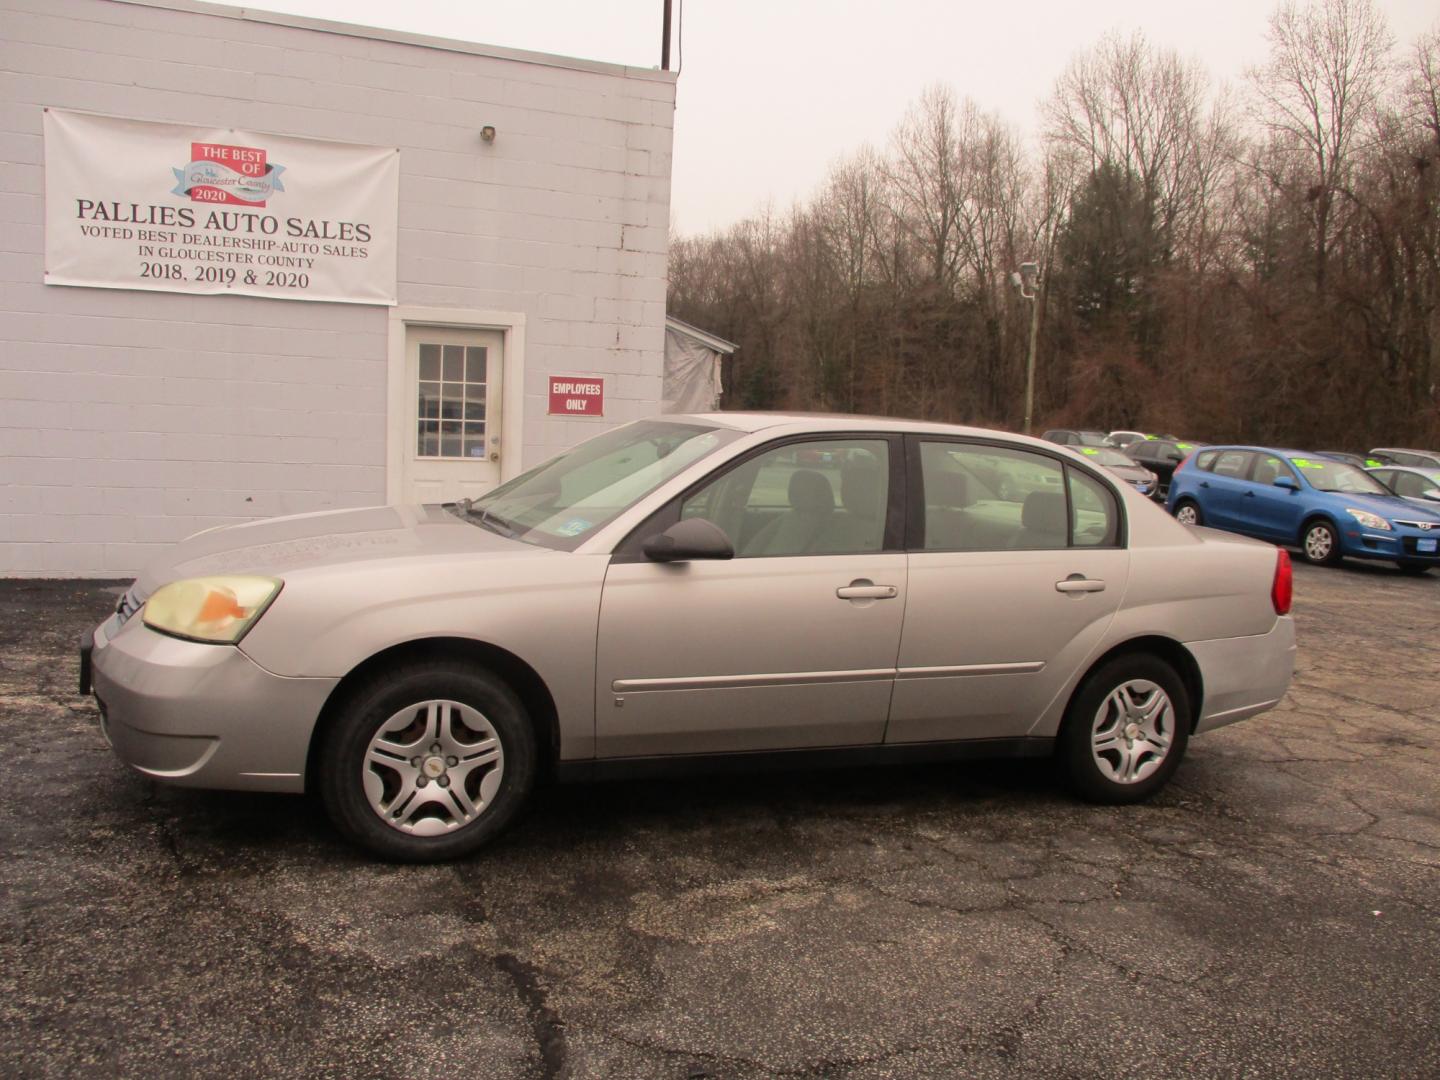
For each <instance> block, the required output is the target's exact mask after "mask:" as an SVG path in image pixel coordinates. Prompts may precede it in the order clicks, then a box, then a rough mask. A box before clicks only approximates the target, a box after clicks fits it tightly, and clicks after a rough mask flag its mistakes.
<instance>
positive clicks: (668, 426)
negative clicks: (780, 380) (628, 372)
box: [455, 420, 741, 551]
mask: <svg viewBox="0 0 1440 1080" xmlns="http://www.w3.org/2000/svg"><path fill="white" fill-rule="evenodd" d="M740 435H741V432H738V431H732V430H730V429H728V428H717V427H713V426H711V425H708V424H697V423H672V422H669V421H662V420H641V421H639V422H637V423H634V424H627V425H626V426H624V427H621V428H616V429H615V430H613V431H607V432H605V433H604V434H603V435H597V436H595V438H593V439H589V440H587V441H585V442H583V443H581V444H580V445H579V446H577V447H575V448H574V449H572V450H567V451H566V452H565V453H563V454H561V455H560V456H559V457H554V458H551V459H550V460H549V461H547V462H545V464H543V465H540V466H538V467H537V468H534V469H531V470H530V471H529V472H527V473H522V474H521V475H519V476H517V477H515V479H513V480H510V481H508V482H507V483H504V484H501V485H500V486H499V487H497V488H496V489H495V490H493V491H490V492H487V493H486V494H485V495H482V496H481V497H480V498H478V499H474V500H470V501H468V502H466V501H462V502H459V503H457V504H456V505H455V512H456V513H458V514H461V515H462V516H464V517H466V518H468V519H469V520H470V521H473V522H474V523H475V524H477V525H481V526H483V527H485V528H487V529H492V530H494V531H495V532H498V533H501V534H502V535H504V536H508V537H511V538H513V539H516V540H524V541H526V542H527V543H531V544H540V545H542V546H544V547H552V548H559V549H561V550H563V551H573V550H574V549H575V548H577V547H579V546H580V544H581V542H582V541H583V540H584V539H585V538H586V536H588V535H589V534H591V533H592V532H594V531H595V530H596V529H598V528H599V527H600V526H601V525H604V524H605V523H606V522H608V521H610V520H612V519H613V518H614V517H616V516H617V515H618V514H620V513H622V512H623V511H625V510H628V509H629V508H630V507H631V506H633V505H634V504H635V503H636V502H638V501H639V500H640V499H642V498H643V497H644V496H646V495H648V494H649V493H650V492H652V491H654V490H655V489H656V488H657V487H659V486H660V485H661V484H663V483H664V482H665V481H666V480H669V479H670V478H671V477H672V476H675V475H676V474H677V473H679V472H680V471H681V470H682V469H684V468H686V467H687V466H688V465H690V464H692V463H693V462H696V461H699V460H700V459H701V458H702V457H705V456H706V455H707V454H710V453H712V452H714V451H715V450H716V449H718V448H719V447H721V446H723V445H725V444H726V443H728V442H732V441H733V440H735V439H736V438H738V437H739V436H740Z"/></svg>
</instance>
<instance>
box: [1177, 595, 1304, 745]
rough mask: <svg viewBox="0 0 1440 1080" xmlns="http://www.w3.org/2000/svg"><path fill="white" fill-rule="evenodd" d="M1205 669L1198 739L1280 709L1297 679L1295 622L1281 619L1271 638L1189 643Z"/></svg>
mask: <svg viewBox="0 0 1440 1080" xmlns="http://www.w3.org/2000/svg"><path fill="white" fill-rule="evenodd" d="M1186 647H1187V648H1188V649H1189V650H1190V654H1191V655H1192V656H1193V657H1195V662H1196V663H1197V664H1199V665H1200V681H1201V685H1202V686H1203V688H1204V695H1205V704H1204V706H1203V708H1202V711H1201V714H1200V721H1199V723H1197V724H1196V725H1195V733H1196V734H1197V735H1198V734H1199V733H1201V732H1204V731H1211V730H1213V729H1215V728H1217V727H1223V726H1224V725H1226V724H1233V723H1234V722H1235V721H1237V720H1244V719H1246V718H1248V717H1251V716H1255V715H1256V714H1257V713H1262V712H1265V711H1266V710H1267V709H1273V708H1274V707H1275V706H1276V705H1278V704H1280V699H1281V698H1282V697H1284V696H1285V691H1286V690H1288V689H1289V688H1290V680H1291V679H1293V678H1294V676H1295V620H1294V619H1293V618H1291V617H1290V616H1289V615H1281V616H1280V617H1279V618H1277V619H1276V620H1275V625H1274V627H1272V628H1271V630H1270V632H1269V633H1268V634H1256V635H1253V636H1250V637H1233V638H1217V639H1215V640H1212V641H1190V642H1186Z"/></svg>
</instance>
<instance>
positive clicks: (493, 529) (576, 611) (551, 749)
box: [81, 413, 1295, 861]
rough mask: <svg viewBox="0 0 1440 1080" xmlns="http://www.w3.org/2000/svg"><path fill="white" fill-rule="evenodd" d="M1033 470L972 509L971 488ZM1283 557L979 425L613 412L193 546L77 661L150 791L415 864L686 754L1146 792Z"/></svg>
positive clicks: (1254, 697)
mask: <svg viewBox="0 0 1440 1080" xmlns="http://www.w3.org/2000/svg"><path fill="white" fill-rule="evenodd" d="M1017 474H1024V475H1033V476H1043V477H1045V479H1046V482H1045V483H1043V484H1036V485H1027V486H1025V487H1017V486H1016V485H1013V484H1012V485H1005V487H1006V490H1005V491H1004V492H1002V491H999V490H996V487H995V486H992V485H993V484H994V478H996V477H1005V476H1011V475H1017ZM1290 588H1291V582H1290V563H1289V560H1288V557H1287V556H1286V555H1285V553H1284V552H1283V551H1279V550H1277V549H1276V548H1274V547H1272V546H1271V545H1269V544H1264V543H1260V542H1257V541H1254V540H1248V539H1245V538H1242V537H1237V536H1233V535H1229V534H1225V533H1218V532H1212V531H1210V530H1207V529H1194V528H1187V527H1185V526H1183V525H1181V524H1179V523H1177V522H1175V521H1174V520H1173V519H1171V518H1170V517H1169V516H1167V515H1166V514H1165V513H1164V512H1163V511H1162V510H1160V509H1159V508H1158V507H1157V506H1155V505H1154V504H1153V503H1151V501H1150V500H1149V499H1147V498H1145V497H1144V496H1143V495H1140V494H1137V493H1135V492H1134V491H1132V490H1130V487H1129V485H1128V484H1125V483H1123V482H1122V481H1120V480H1119V479H1118V478H1116V477H1114V476H1112V475H1111V474H1109V473H1108V472H1106V471H1105V470H1103V469H1100V468H1097V467H1095V466H1094V465H1093V464H1092V463H1091V462H1090V461H1088V460H1087V459H1086V458H1085V457H1083V456H1082V455H1080V454H1076V453H1073V452H1071V451H1069V450H1067V449H1065V448H1063V447H1059V446H1056V445H1054V444H1051V443H1046V442H1043V441H1041V440H1038V439H1029V438H1024V437H1022V436H1015V435H1006V434H1001V433H998V432H992V431H984V430H978V429H973V428H962V427H950V426H944V425H936V424H923V423H912V422H906V421H899V420H883V419H861V418H856V417H835V418H817V417H805V416H787V415H777V414H770V415H762V414H741V413H725V414H717V415H705V416H675V417H666V418H664V419H659V420H647V421H640V422H637V423H632V424H629V425H627V426H624V427H620V428H617V429H615V430H612V431H608V432H606V433H604V434H602V435H599V436H597V437H596V438H593V439H591V440H589V441H588V442H585V443H582V444H581V445H579V446H577V447H576V448H574V449H573V450H570V451H568V452H567V453H564V454H562V455H560V456H559V457H557V458H554V459H553V460H551V461H549V462H546V463H545V464H543V465H540V466H539V467H538V468H535V469H532V470H531V471H529V472H527V473H524V474H523V475H521V476H518V477H516V478H515V479H513V480H510V481H509V482H507V483H505V484H502V485H501V486H499V487H497V488H496V489H494V490H493V491H491V492H489V493H488V494H486V495H485V496H484V497H482V498H479V499H476V500H473V501H470V500H464V501H461V502H459V503H455V504H446V505H428V506H394V507H374V508H369V509H358V510H345V511H338V512H333V513H321V514H307V515H301V516H297V517H287V518H279V519H275V520H271V521H257V522H253V523H249V524H242V525H232V526H227V527H224V528H220V529H214V530H211V531H208V532H204V533H199V534H197V535H195V536H192V537H190V538H189V539H188V540H186V541H184V542H183V543H181V544H179V545H178V546H176V547H175V548H174V550H173V551H172V552H170V554H169V555H168V556H167V557H165V558H163V559H161V560H159V561H158V562H157V563H156V564H155V565H153V566H151V567H150V568H149V569H147V570H146V571H145V573H143V574H142V575H141V576H140V578H139V579H137V580H136V581H135V583H134V584H133V585H132V586H131V587H130V589H129V590H128V591H127V592H126V594H125V596H124V597H123V598H122V600H121V601H120V604H119V606H118V610H117V611H116V612H115V613H114V614H113V615H112V616H111V617H110V618H109V619H107V620H106V621H105V622H104V623H103V624H102V625H101V626H99V627H98V628H97V629H95V630H94V631H93V632H91V633H87V634H86V635H85V636H84V638H83V639H82V642H81V686H82V691H88V690H89V689H90V687H91V685H92V682H93V690H94V693H95V696H96V698H97V700H98V704H99V711H100V719H101V725H102V728H103V731H104V733H105V735H106V737H107V738H108V740H109V741H110V744H111V745H112V746H113V748H114V750H115V753H116V754H117V755H118V756H119V757H120V759H121V760H122V761H124V762H125V763H127V764H128V765H130V766H131V767H132V768H133V769H135V770H136V771H138V772H139V773H141V774H142V775H144V776H146V777H149V778H151V779H154V780H157V781H162V782H166V783H172V784H179V785H185V786H190V787H206V788H232V789H242V790H250V791H274V792H300V791H315V792H317V793H318V794H319V797H320V799H321V801H322V802H323V803H324V805H325V807H326V809H327V811H328V813H329V815H330V817H331V818H332V820H333V821H334V822H335V825H336V826H337V828H338V829H339V831H340V832H341V833H342V834H344V835H345V836H346V837H348V838H349V839H350V840H352V841H354V842H356V843H359V844H361V845H363V846H365V847H367V848H369V849H370V850H371V851H373V852H375V853H377V854H379V855H381V856H384V857H388V858H394V859H405V860H417V861H418V860H437V859H445V858H452V857H456V856H460V855H464V854H466V853H469V852H471V851H474V850H475V849H476V848H478V847H479V846H480V845H482V844H483V843H485V842H486V841H487V840H489V839H490V838H491V837H493V836H495V835H496V834H497V833H498V832H500V831H501V830H502V829H503V828H504V827H505V826H506V825H507V824H508V823H509V822H510V821H511V820H512V819H513V818H514V817H515V815H516V813H517V812H518V811H519V810H520V808H521V807H522V806H523V805H524V803H525V801H526V799H527V797H528V796H529V795H530V793H531V792H532V790H533V789H534V787H535V785H536V783H537V782H538V781H539V780H541V779H542V778H545V777H548V776H553V777H556V778H558V779H561V780H566V779H588V778H600V777H605V776H616V775H636V774H644V773H650V772H653V771H657V770H662V769H663V770H668V769H677V768H697V767H699V768H725V767H730V768H734V767H738V768H743V769H751V768H757V767H760V766H762V765H766V764H772V765H773V764H775V763H780V764H782V765H783V764H789V765H793V766H811V765H818V764H824V763H838V762H852V763H859V762H865V763H871V762H884V761H914V760H920V759H936V758H968V757H981V756H1008V757H1042V756H1047V757H1054V758H1055V760H1056V761H1057V763H1058V764H1059V766H1060V768H1061V771H1062V773H1063V775H1064V776H1065V777H1066V778H1067V779H1068V782H1069V784H1070V785H1071V786H1072V787H1073V789H1074V790H1075V791H1076V792H1077V793H1078V794H1079V795H1080V796H1081V797H1083V798H1086V799H1089V800H1094V801H1099V802H1109V803H1129V802H1135V801H1138V800H1140V799H1144V798H1146V797H1147V796H1149V795H1151V794H1153V793H1154V792H1155V791H1157V790H1158V789H1159V788H1161V787H1162V786H1163V785H1164V784H1165V783H1166V782H1167V781H1168V780H1169V779H1170V777H1171V775H1172V774H1173V773H1174V772H1175V769H1176V767H1177V766H1178V765H1179V764H1180V759H1181V756H1182V755H1183V754H1184V751H1185V747H1186V744H1187V741H1188V740H1189V739H1190V737H1191V736H1192V735H1195V734H1199V733H1203V732H1206V731H1210V730H1212V729H1214V728H1217V727H1219V726H1221V725H1223V724H1228V723H1230V722H1232V721H1235V720H1240V719H1243V718H1245V717H1249V716H1253V715H1255V714H1257V713H1260V712H1263V711H1264V710H1266V709H1269V708H1270V707H1271V706H1273V705H1275V704H1276V702H1277V701H1279V699H1280V698H1281V696H1282V695H1283V694H1284V693H1285V691H1286V688H1287V687H1288V685H1289V682H1290V678H1291V672H1292V670H1293V665H1294V655H1295V633H1294V625H1293V623H1292V620H1291V618H1290V617H1289V614H1288V612H1289V610H1290Z"/></svg>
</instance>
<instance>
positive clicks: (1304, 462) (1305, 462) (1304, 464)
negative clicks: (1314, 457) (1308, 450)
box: [1290, 457, 1325, 469]
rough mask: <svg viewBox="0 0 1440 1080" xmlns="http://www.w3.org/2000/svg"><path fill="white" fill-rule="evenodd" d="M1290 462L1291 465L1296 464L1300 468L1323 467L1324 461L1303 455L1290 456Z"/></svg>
mask: <svg viewBox="0 0 1440 1080" xmlns="http://www.w3.org/2000/svg"><path fill="white" fill-rule="evenodd" d="M1290 463H1291V464H1292V465H1295V466H1298V467H1299V468H1302V469H1323V468H1325V464H1324V462H1320V461H1311V460H1310V459H1309V458H1303V457H1292V458H1291V459H1290Z"/></svg>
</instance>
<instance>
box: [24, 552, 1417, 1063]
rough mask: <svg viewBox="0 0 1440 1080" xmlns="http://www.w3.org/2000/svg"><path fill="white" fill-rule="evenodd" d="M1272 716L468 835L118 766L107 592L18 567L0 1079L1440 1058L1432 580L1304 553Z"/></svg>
mask: <svg viewBox="0 0 1440 1080" xmlns="http://www.w3.org/2000/svg"><path fill="white" fill-rule="evenodd" d="M1295 591H1296V605H1295V608H1296V617H1297V619H1298V622H1299V634H1300V654H1299V673H1298V676H1297V678H1296V681H1295V685H1294V688H1293V689H1292V690H1291V692H1290V695H1289V696H1288V698H1287V699H1286V700H1285V702H1284V703H1283V705H1282V706H1281V708H1279V709H1278V710H1276V711H1275V712H1272V713H1270V714H1267V715H1265V716H1263V717H1259V718H1256V719H1254V720H1250V721H1247V722H1245V723H1242V724H1238V725H1235V726H1233V727H1230V728H1227V729H1224V730H1221V731H1218V732H1215V733H1213V734H1210V735H1205V736H1201V737H1200V738H1198V739H1196V740H1195V741H1194V742H1192V743H1191V745H1190V751H1189V755H1188V757H1187V759H1186V761H1185V763H1184V765H1183V766H1182V767H1181V769H1180V770H1179V772H1178V773H1177V775H1176V777H1175V780H1174V781H1173V782H1172V784H1171V785H1170V787H1169V788H1168V789H1167V790H1166V791H1165V792H1164V793H1163V794H1162V795H1161V796H1160V797H1158V798H1157V799H1156V800H1155V801H1153V802H1152V803H1149V804H1147V805H1144V806H1138V807H1128V808H1099V807H1092V806H1086V805H1082V804H1080V803H1077V802H1075V801H1073V800H1072V799H1071V798H1070V797H1069V796H1068V795H1067V794H1065V793H1064V792H1063V791H1062V790H1061V789H1060V788H1059V787H1058V786H1057V785H1056V784H1055V782H1054V781H1053V779H1052V777H1051V774H1050V772H1049V770H1048V768H1047V767H1046V764H1045V763H1043V762H1010V763H1003V764H967V765H963V766H960V765H937V766H925V767H894V768H885V769H878V768H877V769H869V770H845V771H831V772H810V773H793V774H767V775H764V776H758V777H754V778H736V777H721V778H711V779H702V780H695V779H683V780H666V781H653V782H644V783H623V784H602V785H595V786H588V787H569V788H552V789H548V790H545V791H543V792H542V793H541V794H540V796H539V798H538V799H537V801H536V803H535V805H534V807H533V809H532V810H531V811H530V812H529V813H528V814H527V815H526V817H525V818H524V820H523V821H522V822H521V823H520V824H519V826H518V827H517V828H515V829H514V830H513V831H512V832H511V833H509V834H508V835H507V836H506V837H505V838H504V839H503V840H502V841H501V842H499V843H498V844H496V845H495V846H493V847H492V848H490V849H489V850H487V851H486V852H484V853H482V854H481V855H479V856H477V857H476V858H473V859H471V860H469V861H466V862H462V863H457V864H450V865H445V866H431V867H407V866H393V865H385V864H381V863H376V862H372V861H370V860H369V859H368V858H366V857H365V856H364V855H362V854H360V853H358V852H356V851H354V850H352V849H350V848H348V847H347V846H345V845H344V844H343V843H342V842H341V841H340V839H339V838H338V836H337V835H336V834H335V832H334V831H333V830H332V829H331V828H330V826H329V824H328V823H327V822H326V820H325V817H324V815H323V813H322V812H321V811H320V809H319V807H318V806H316V805H315V804H314V803H313V802H312V801H310V800H308V799H306V798H300V797H280V796H263V797H262V796H249V795H234V794H220V793H204V792H189V791H177V790H170V789H166V788H162V787H159V786H157V785H155V784H153V783H151V782H148V781H146V780H144V779H142V778H140V777H138V776H136V775H133V774H131V773H129V772H128V771H126V770H125V769H124V768H123V767H122V766H121V765H120V764H119V763H118V762H116V761H115V760H114V759H113V757H112V756H111V755H110V753H109V751H108V750H107V749H106V747H105V743H104V740H103V739H102V737H101V735H100V732H99V730H98V728H97V726H96V712H95V709H94V706H93V704H92V702H90V701H88V700H86V699H84V698H81V697H79V696H78V695H77V694H76V692H75V682H76V659H75V643H76V640H77V637H78V635H79V633H80V631H81V630H82V628H84V627H86V626H88V625H92V624H93V623H95V622H98V621H99V620H100V619H101V618H102V617H103V615H104V614H105V613H106V612H107V611H108V610H109V609H110V608H112V607H113V605H114V602H115V598H116V595H117V594H118V590H117V588H116V583H114V582H39V581H5V582H0V1032H3V1034H4V1037H3V1038H0V1075H3V1076H6V1077H32V1076H33V1077H42V1076H43V1077H48V1076H91V1075H93V1076H126V1077H157V1076H164V1077H186V1076H222V1075H223V1076H247V1077H248V1076H284V1077H307V1078H309V1077H347V1078H349V1077H428V1076H444V1077H462V1076H463V1077H480V1078H483V1077H506V1078H508V1077H602V1076H603V1077H627V1078H628V1077H651V1076H654V1077H678V1078H699V1077H744V1078H748V1077H768V1076H826V1077H830V1076H834V1077H847V1078H868V1077H920V1076H925V1077H929V1076H957V1077H960V1076H963V1077H990V1076H996V1077H999V1076H1006V1077H1011V1076H1065V1077H1105V1078H1113V1077H1128V1076H1137V1077H1138V1076H1146V1077H1155V1076H1181V1075H1184V1076H1194V1077H1210V1076H1215V1077H1236V1076H1254V1077H1277V1076H1306V1077H1311V1076H1345V1077H1381V1076H1384V1077H1402V1076H1404V1077H1434V1076H1437V1075H1440V1038H1437V1035H1436V1032H1437V1031H1440V813H1437V805H1440V804H1437V796H1440V661H1437V656H1440V574H1436V573H1432V574H1431V575H1429V576H1428V577H1425V578H1419V579H1416V578H1408V577H1404V576H1402V575H1400V574H1398V573H1397V572H1395V571H1393V570H1392V569H1390V568H1389V567H1383V566H1376V567H1370V566H1361V565H1348V564H1347V565H1346V566H1345V567H1343V568H1341V569H1338V570H1325V569H1313V568H1310V567H1305V566H1301V567H1298V568H1297V571H1296V589H1295Z"/></svg>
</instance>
